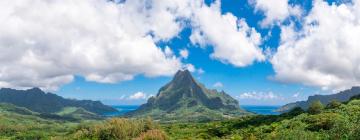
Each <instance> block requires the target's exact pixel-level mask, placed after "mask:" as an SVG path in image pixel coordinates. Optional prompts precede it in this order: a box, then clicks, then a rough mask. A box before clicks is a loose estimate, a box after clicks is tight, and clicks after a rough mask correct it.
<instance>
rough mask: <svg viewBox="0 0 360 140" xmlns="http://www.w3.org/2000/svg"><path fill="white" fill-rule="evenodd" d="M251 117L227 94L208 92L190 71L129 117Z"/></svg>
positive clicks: (169, 118) (201, 119)
mask: <svg viewBox="0 0 360 140" xmlns="http://www.w3.org/2000/svg"><path fill="white" fill-rule="evenodd" d="M245 114H249V113H248V112H246V111H244V110H243V109H241V108H240V106H239V103H238V101H237V100H235V99H233V98H232V97H231V96H229V95H228V94H226V93H225V92H224V91H221V92H218V91H216V90H209V89H207V88H205V87H204V86H203V85H202V84H200V83H198V82H197V81H196V80H195V79H194V78H193V77H192V75H191V74H190V72H189V71H188V70H184V71H178V72H177V73H176V74H175V76H174V78H173V80H172V81H171V82H169V83H168V84H166V85H165V86H164V87H162V88H160V90H159V92H158V94H157V95H156V96H155V97H151V98H150V99H149V100H148V102H147V103H146V104H143V105H141V106H140V107H139V108H138V109H137V110H135V111H132V112H129V113H127V114H126V116H128V117H147V116H150V117H152V118H153V119H155V120H161V121H208V120H220V119H223V118H231V117H234V116H240V115H245Z"/></svg>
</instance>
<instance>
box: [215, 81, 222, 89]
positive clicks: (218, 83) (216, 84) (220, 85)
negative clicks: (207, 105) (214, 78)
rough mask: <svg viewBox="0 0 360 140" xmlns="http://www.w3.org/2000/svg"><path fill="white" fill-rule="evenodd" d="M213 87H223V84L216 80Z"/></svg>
mask: <svg viewBox="0 0 360 140" xmlns="http://www.w3.org/2000/svg"><path fill="white" fill-rule="evenodd" d="M213 87H215V88H222V87H224V84H223V83H221V82H216V83H215V84H214V85H213Z"/></svg>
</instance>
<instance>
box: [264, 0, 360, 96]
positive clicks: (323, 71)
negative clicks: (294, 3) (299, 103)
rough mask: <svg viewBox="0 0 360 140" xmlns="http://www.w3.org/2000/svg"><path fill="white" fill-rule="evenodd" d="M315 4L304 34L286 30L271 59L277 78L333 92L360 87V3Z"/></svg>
mask: <svg viewBox="0 0 360 140" xmlns="http://www.w3.org/2000/svg"><path fill="white" fill-rule="evenodd" d="M313 5H314V6H313V8H312V10H311V11H310V13H309V15H308V16H306V17H304V19H303V28H302V29H301V30H300V31H297V30H295V29H294V27H293V26H292V25H290V26H284V27H282V33H281V40H282V43H281V46H280V47H279V48H278V50H277V52H276V54H275V55H274V56H273V58H272V59H271V63H272V64H273V67H274V70H275V72H276V75H275V77H274V78H275V79H276V80H279V81H283V82H294V83H303V84H305V85H310V86H317V87H322V88H323V89H333V90H334V89H335V90H340V89H344V88H349V87H351V86H354V85H360V51H359V50H360V46H359V42H358V40H359V37H360V10H359V9H360V0H355V1H353V3H348V4H341V5H335V4H328V3H327V2H325V1H322V0H316V1H314V4H313Z"/></svg>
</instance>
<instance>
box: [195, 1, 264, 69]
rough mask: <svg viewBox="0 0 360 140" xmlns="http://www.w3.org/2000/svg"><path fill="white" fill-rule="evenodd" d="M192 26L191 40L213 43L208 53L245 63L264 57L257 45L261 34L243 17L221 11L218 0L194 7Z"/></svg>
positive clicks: (215, 56)
mask: <svg viewBox="0 0 360 140" xmlns="http://www.w3.org/2000/svg"><path fill="white" fill-rule="evenodd" d="M193 24H194V26H195V27H194V28H195V29H194V30H193V32H192V35H191V36H190V40H191V42H192V43H193V44H197V45H200V46H201V47H205V46H207V45H212V46H213V50H214V52H213V53H212V54H211V57H212V58H214V59H217V60H220V61H222V62H223V63H230V64H232V65H234V66H237V67H244V66H248V65H250V64H252V63H253V62H254V61H263V60H264V59H265V57H264V55H263V54H262V50H261V49H260V48H259V47H258V46H259V45H260V43H261V35H260V34H259V33H258V32H256V30H255V29H254V28H251V27H249V26H248V25H247V23H246V22H245V20H244V19H238V18H237V17H235V16H234V15H233V14H231V13H226V14H222V13H221V8H220V1H216V2H215V3H213V4H211V5H210V7H208V6H203V7H201V8H197V9H195V12H194V17H193Z"/></svg>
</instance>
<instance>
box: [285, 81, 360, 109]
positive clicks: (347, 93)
mask: <svg viewBox="0 0 360 140" xmlns="http://www.w3.org/2000/svg"><path fill="white" fill-rule="evenodd" d="M356 95H360V87H352V88H351V89H348V90H344V91H341V92H339V93H336V94H332V95H314V96H309V97H308V99H307V100H306V101H298V102H294V103H289V104H286V105H284V106H282V107H280V108H279V109H278V111H279V112H288V111H290V110H291V109H293V108H295V107H301V108H302V109H304V110H307V109H308V108H309V106H310V104H311V103H312V102H314V101H320V102H321V103H322V104H324V105H327V104H328V103H330V102H331V101H332V100H336V101H339V102H346V101H349V100H350V98H351V97H353V96H356Z"/></svg>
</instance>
